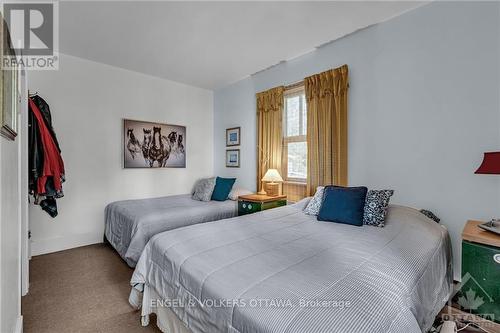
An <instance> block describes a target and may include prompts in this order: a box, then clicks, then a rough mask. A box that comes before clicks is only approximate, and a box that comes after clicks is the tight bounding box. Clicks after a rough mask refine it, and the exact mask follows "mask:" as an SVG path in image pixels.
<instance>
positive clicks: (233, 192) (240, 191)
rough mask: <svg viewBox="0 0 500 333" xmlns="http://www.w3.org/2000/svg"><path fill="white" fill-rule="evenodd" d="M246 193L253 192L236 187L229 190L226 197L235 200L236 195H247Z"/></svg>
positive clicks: (236, 198)
mask: <svg viewBox="0 0 500 333" xmlns="http://www.w3.org/2000/svg"><path fill="white" fill-rule="evenodd" d="M247 194H253V192H252V191H249V190H246V189H244V188H241V187H236V188H233V189H232V190H231V192H229V196H228V198H229V199H230V200H233V201H236V200H238V197H239V196H240V195H247Z"/></svg>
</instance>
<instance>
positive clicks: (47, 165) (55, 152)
mask: <svg viewBox="0 0 500 333" xmlns="http://www.w3.org/2000/svg"><path fill="white" fill-rule="evenodd" d="M29 103H30V108H31V110H32V111H33V114H34V115H35V118H36V120H37V123H38V126H39V128H40V137H41V140H42V145H43V173H42V175H41V176H40V177H39V178H38V179H37V189H38V193H39V194H43V193H45V184H46V183H47V179H48V178H49V177H53V178H54V188H55V190H56V191H61V190H62V178H63V177H64V162H63V160H62V158H61V154H60V153H59V149H58V148H57V145H56V144H55V142H54V140H53V139H52V135H51V134H50V131H49V129H48V128H47V126H46V125H45V122H44V121H43V118H42V114H41V112H40V110H39V109H38V107H37V106H36V105H35V103H34V102H33V101H32V100H31V99H29Z"/></svg>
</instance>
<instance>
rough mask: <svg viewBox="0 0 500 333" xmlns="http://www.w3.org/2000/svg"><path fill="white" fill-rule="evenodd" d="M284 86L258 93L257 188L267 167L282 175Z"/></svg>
mask: <svg viewBox="0 0 500 333" xmlns="http://www.w3.org/2000/svg"><path fill="white" fill-rule="evenodd" d="M283 91H284V87H282V86H281V87H276V88H273V89H270V90H267V91H263V92H261V93H258V94H257V136H258V143H257V157H258V159H257V190H258V191H259V190H260V188H261V179H262V177H264V174H265V173H266V171H267V169H277V170H278V172H279V173H280V174H281V175H282V174H283V173H282V170H281V154H282V138H283V130H282V126H283V124H282V122H283Z"/></svg>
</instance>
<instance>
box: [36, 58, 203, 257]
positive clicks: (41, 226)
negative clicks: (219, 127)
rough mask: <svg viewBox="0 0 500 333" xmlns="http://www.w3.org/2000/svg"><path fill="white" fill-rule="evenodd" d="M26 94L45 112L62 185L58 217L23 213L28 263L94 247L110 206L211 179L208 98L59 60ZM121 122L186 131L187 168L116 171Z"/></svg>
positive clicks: (146, 79) (189, 89)
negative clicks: (42, 103) (57, 149)
mask: <svg viewBox="0 0 500 333" xmlns="http://www.w3.org/2000/svg"><path fill="white" fill-rule="evenodd" d="M29 87H30V90H34V91H38V92H39V94H40V95H41V96H42V97H43V98H44V99H45V100H46V101H47V102H48V104H49V105H50V108H51V111H52V117H53V123H54V127H55V131H56V134H57V136H58V140H59V142H60V145H61V149H62V156H63V159H64V162H65V167H66V178H67V181H66V183H65V184H64V193H65V196H64V198H61V199H59V200H57V203H58V209H59V216H57V217H56V218H55V219H52V218H50V217H49V216H48V215H47V214H46V213H45V212H44V211H42V210H41V209H40V207H38V206H32V207H30V224H31V231H32V240H33V243H32V254H33V255H36V254H41V253H47V252H53V251H58V250H63V249H66V248H72V247H76V246H81V245H86V244H91V243H97V242H101V241H102V239H103V231H104V207H105V205H106V204H108V203H110V202H112V201H116V200H123V199H133V198H147V197H155V196H163V195H171V194H181V193H188V192H189V191H190V190H191V187H192V184H193V183H194V181H195V180H196V179H197V178H199V177H205V176H211V175H213V146H212V145H211V144H209V143H210V142H213V93H212V92H211V91H208V90H204V89H199V88H195V87H191V86H188V85H184V84H179V83H175V82H172V81H167V80H163V79H159V78H155V77H151V76H147V75H143V74H139V73H136V72H131V71H127V70H123V69H119V68H116V67H111V66H108V65H103V64H99V63H95V62H91V61H87V60H83V59H80V58H75V57H71V56H66V55H61V58H60V65H59V70H58V71H50V72H49V71H44V72H42V71H40V72H33V73H30V80H29ZM123 118H129V119H137V120H146V121H153V122H156V121H157V122H163V123H171V124H178V125H185V126H187V138H186V141H187V146H186V148H187V160H186V163H187V167H186V168H185V169H173V168H172V169H123V168H122V160H123V155H122V154H123V151H122V130H123V129H122V127H123V124H122V119H123Z"/></svg>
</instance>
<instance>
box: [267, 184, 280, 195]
mask: <svg viewBox="0 0 500 333" xmlns="http://www.w3.org/2000/svg"><path fill="white" fill-rule="evenodd" d="M267 195H269V196H270V197H277V196H279V195H280V184H278V183H267Z"/></svg>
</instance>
